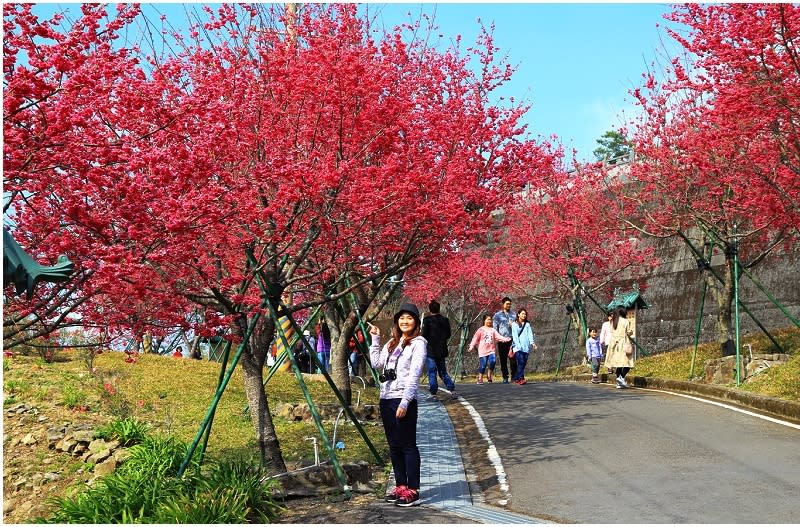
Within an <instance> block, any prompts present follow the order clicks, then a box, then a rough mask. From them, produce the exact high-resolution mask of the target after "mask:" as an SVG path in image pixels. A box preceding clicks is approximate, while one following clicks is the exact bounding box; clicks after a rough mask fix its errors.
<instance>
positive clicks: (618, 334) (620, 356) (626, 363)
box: [606, 307, 633, 388]
mask: <svg viewBox="0 0 800 527" xmlns="http://www.w3.org/2000/svg"><path fill="white" fill-rule="evenodd" d="M627 314H628V312H627V310H626V309H625V308H624V307H620V308H619V309H617V310H616V311H614V316H613V319H612V321H611V343H610V344H609V345H608V355H607V356H606V366H607V367H609V368H614V370H615V373H616V375H617V388H626V387H627V386H628V383H627V382H625V376H626V375H628V372H629V371H630V370H631V368H633V343H632V342H631V335H633V328H632V327H631V324H630V322H629V321H628V319H627V318H626V316H627Z"/></svg>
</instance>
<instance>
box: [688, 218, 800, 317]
mask: <svg viewBox="0 0 800 527" xmlns="http://www.w3.org/2000/svg"><path fill="white" fill-rule="evenodd" d="M701 228H702V229H703V232H705V233H706V234H708V235H709V236H711V237H712V238H715V239H716V240H717V241H719V236H717V235H716V234H714V233H713V232H710V231H709V230H708V229H706V228H703V227H701ZM737 247H738V242H737ZM739 270H740V271H741V272H742V273H744V274H746V275H747V277H748V278H750V280H751V281H752V282H753V283H754V284H755V285H756V287H758V289H759V290H760V291H761V292H762V293H764V295H765V296H766V297H767V298H769V300H770V301H771V302H772V303H773V304H774V305H775V307H777V308H778V309H780V310H781V312H782V313H783V314H784V315H786V318H788V319H789V320H790V321H792V323H793V324H794V325H795V326H797V327H800V321H799V320H797V319H796V318H795V317H793V316H792V314H791V313H789V312H788V311H787V310H786V308H785V307H783V305H782V304H781V303H780V302H779V301H778V300H777V299H776V298H775V297H773V296H772V295H771V294H770V292H769V291H767V289H766V288H765V287H764V286H763V285H761V284H760V283H759V282H758V280H756V279H755V277H754V276H753V275H752V274H751V273H750V271H748V270H747V268H746V267H741V266H740V267H739Z"/></svg>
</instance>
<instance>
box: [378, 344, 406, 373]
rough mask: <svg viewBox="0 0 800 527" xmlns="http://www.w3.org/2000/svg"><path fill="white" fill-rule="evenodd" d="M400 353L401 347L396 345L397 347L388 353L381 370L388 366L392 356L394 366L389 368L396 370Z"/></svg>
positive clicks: (401, 352)
mask: <svg viewBox="0 0 800 527" xmlns="http://www.w3.org/2000/svg"><path fill="white" fill-rule="evenodd" d="M402 354H403V347H402V346H400V345H398V346H397V348H395V350H394V351H393V352H392V353H391V355H389V356H388V357H387V358H386V364H385V365H384V366H383V371H386V368H389V361H390V360H392V357H394V368H389V369H390V370H391V369H394V370H396V369H397V363H398V362H400V355H402Z"/></svg>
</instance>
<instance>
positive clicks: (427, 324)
mask: <svg viewBox="0 0 800 527" xmlns="http://www.w3.org/2000/svg"><path fill="white" fill-rule="evenodd" d="M439 309H440V306H439V302H437V301H436V300H433V301H431V303H430V304H429V305H428V311H430V314H429V315H427V316H426V317H425V319H424V320H423V321H422V336H423V337H425V340H427V341H428V359H427V361H428V385H429V386H428V387H429V389H430V392H431V394H430V396H429V397H428V399H435V398H436V392H437V391H439V385H438V384H437V383H436V375H437V374H438V375H439V377H441V378H442V382H444V385H445V387H447V389H448V390H450V393H451V394H452V397H453V399H456V398H458V395H456V383H455V382H453V379H452V378H450V375H448V374H447V366H446V365H445V362H444V359H445V358H446V357H447V341H449V340H450V321H449V320H448V319H447V317H445V316H442V315H440V314H439Z"/></svg>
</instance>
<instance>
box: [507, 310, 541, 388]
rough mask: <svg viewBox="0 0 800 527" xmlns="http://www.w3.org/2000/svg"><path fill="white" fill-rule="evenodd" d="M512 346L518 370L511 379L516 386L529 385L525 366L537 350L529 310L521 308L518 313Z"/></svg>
mask: <svg viewBox="0 0 800 527" xmlns="http://www.w3.org/2000/svg"><path fill="white" fill-rule="evenodd" d="M511 339H512V345H511V349H513V350H514V359H515V360H516V361H517V368H516V371H515V372H514V375H513V376H512V377H511V382H513V383H514V384H519V385H520V386H522V385H523V384H528V381H526V380H525V365H526V364H528V356H529V355H530V353H531V352H532V351H533V350H535V349H536V335H534V333H533V328H532V327H531V324H530V322H528V310H527V309H525V308H521V309H520V310H519V311H518V312H517V320H515V321H514V324H513V327H512V331H511Z"/></svg>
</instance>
